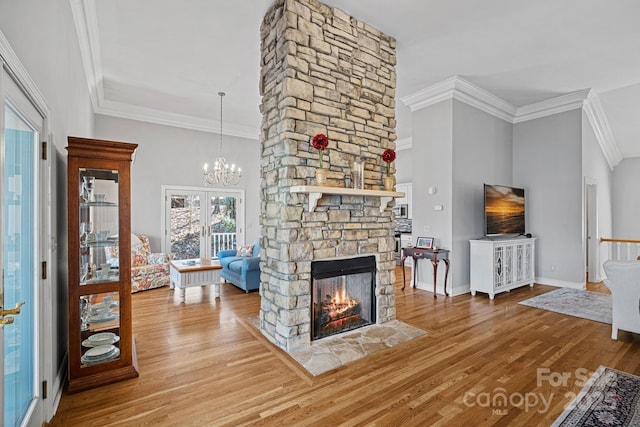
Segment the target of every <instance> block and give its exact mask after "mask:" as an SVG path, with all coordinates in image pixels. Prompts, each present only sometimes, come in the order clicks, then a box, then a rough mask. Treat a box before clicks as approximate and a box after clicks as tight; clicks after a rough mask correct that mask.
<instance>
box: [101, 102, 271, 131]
mask: <svg viewBox="0 0 640 427" xmlns="http://www.w3.org/2000/svg"><path fill="white" fill-rule="evenodd" d="M95 113H96V114H102V115H105V116H112V117H118V118H121V119H129V120H138V121H141V122H148V123H155V124H158V125H164V126H172V127H178V128H184V129H190V130H197V131H201V132H211V133H218V134H219V133H220V120H215V119H202V118H197V117H194V116H187V115H183V114H178V113H169V112H166V111H158V110H153V109H150V108H145V107H139V106H135V105H131V104H125V103H119V102H114V101H103V102H102V103H101V105H100V106H99V107H98V108H97V109H96V111H95ZM224 135H228V136H237V137H240V138H248V139H254V140H256V139H258V137H259V133H258V132H257V131H256V129H255V128H254V127H252V126H242V125H238V124H235V123H227V122H224Z"/></svg>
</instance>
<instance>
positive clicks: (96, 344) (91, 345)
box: [82, 335, 120, 348]
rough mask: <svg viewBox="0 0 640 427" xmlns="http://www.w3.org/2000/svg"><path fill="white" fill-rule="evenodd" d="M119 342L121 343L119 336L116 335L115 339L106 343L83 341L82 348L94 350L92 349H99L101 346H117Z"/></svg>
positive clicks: (105, 341)
mask: <svg viewBox="0 0 640 427" xmlns="http://www.w3.org/2000/svg"><path fill="white" fill-rule="evenodd" d="M118 341H120V337H119V336H117V335H116V337H115V338H112V339H109V340H104V341H95V342H94V341H89V340H88V339H87V340H84V341H82V346H83V347H86V348H92V347H98V346H101V345H111V344H115V343H117V342H118Z"/></svg>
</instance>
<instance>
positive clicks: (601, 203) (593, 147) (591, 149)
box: [582, 112, 640, 281]
mask: <svg viewBox="0 0 640 427" xmlns="http://www.w3.org/2000/svg"><path fill="white" fill-rule="evenodd" d="M582 173H583V177H584V179H583V182H584V183H585V184H587V183H588V184H589V185H593V186H594V188H595V191H596V196H595V197H596V201H597V216H598V221H597V224H596V227H597V235H596V236H594V237H593V239H596V242H594V246H596V247H597V248H598V249H597V250H596V251H595V255H596V256H595V258H594V257H593V256H592V257H591V259H592V261H593V262H594V263H595V264H594V265H595V266H597V267H596V268H595V269H591V271H597V272H598V273H597V274H596V277H591V276H589V279H590V280H591V281H600V280H601V279H602V277H603V273H604V272H603V271H602V263H603V262H604V260H605V259H606V257H607V256H608V255H607V253H608V248H607V246H606V245H600V244H599V243H598V239H599V238H600V237H611V236H612V230H613V228H612V227H613V204H612V194H611V185H612V172H611V169H610V168H609V164H608V163H607V159H606V158H605V157H604V154H603V153H602V149H601V148H600V144H599V143H598V140H597V138H596V135H595V133H594V131H593V128H592V126H591V123H590V122H589V120H588V118H587V116H586V114H585V113H584V112H583V113H582ZM585 192H586V188H585V186H584V185H583V202H582V203H583V206H585V209H584V211H583V218H582V223H583V232H584V233H583V236H582V242H583V254H584V259H585V260H587V243H588V242H587V236H586V194H585ZM638 213H640V209H639V210H638ZM587 261H588V260H587Z"/></svg>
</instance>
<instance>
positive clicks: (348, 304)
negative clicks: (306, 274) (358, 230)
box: [311, 256, 376, 340]
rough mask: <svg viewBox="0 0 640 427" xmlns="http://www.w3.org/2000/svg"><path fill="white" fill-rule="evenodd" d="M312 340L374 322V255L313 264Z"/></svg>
mask: <svg viewBox="0 0 640 427" xmlns="http://www.w3.org/2000/svg"><path fill="white" fill-rule="evenodd" d="M311 282H312V284H311V310H312V312H311V340H317V339H320V338H323V337H326V336H329V335H334V334H338V333H342V332H346V331H349V330H352V329H356V328H360V327H362V326H366V325H370V324H372V323H375V321H376V318H375V316H376V315H375V313H376V308H375V292H374V289H375V284H376V259H375V257H374V256H367V257H359V258H349V259H340V260H331V261H314V262H312V263H311Z"/></svg>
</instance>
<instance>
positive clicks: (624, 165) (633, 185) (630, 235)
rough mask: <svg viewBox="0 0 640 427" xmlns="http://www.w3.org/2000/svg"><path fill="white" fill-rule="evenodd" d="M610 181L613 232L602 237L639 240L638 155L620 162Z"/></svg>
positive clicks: (639, 172) (639, 167) (639, 175)
mask: <svg viewBox="0 0 640 427" xmlns="http://www.w3.org/2000/svg"><path fill="white" fill-rule="evenodd" d="M612 181H613V182H612V190H613V195H612V200H613V232H612V234H611V235H610V236H606V235H602V237H612V238H615V239H633V240H640V191H639V190H638V183H640V157H633V158H629V159H624V160H623V161H622V162H620V163H619V164H618V165H617V166H616V167H615V168H614V169H613V179H612Z"/></svg>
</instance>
